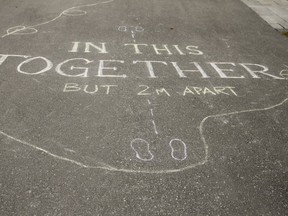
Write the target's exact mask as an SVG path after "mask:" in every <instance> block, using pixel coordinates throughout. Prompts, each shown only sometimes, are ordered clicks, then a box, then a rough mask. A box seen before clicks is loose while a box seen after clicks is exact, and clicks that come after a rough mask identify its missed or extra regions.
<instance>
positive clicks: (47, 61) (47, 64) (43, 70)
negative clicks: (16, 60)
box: [17, 56, 53, 75]
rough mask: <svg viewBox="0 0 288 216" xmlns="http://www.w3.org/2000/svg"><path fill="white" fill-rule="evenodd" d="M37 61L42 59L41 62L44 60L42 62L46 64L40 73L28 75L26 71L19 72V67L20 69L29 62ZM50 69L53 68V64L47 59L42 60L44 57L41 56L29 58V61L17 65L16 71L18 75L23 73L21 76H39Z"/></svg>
mask: <svg viewBox="0 0 288 216" xmlns="http://www.w3.org/2000/svg"><path fill="white" fill-rule="evenodd" d="M37 59H42V60H44V62H45V63H46V67H45V68H43V69H42V70H40V71H37V72H35V73H29V72H26V71H23V70H21V67H22V66H23V65H24V64H28V63H29V62H31V61H34V60H37ZM52 67H53V63H52V62H51V61H50V60H48V59H47V58H44V57H42V56H38V57H33V58H30V59H27V60H25V61H23V62H22V63H21V64H19V65H18V67H17V71H18V72H19V73H23V74H26V75H37V74H41V73H45V72H46V71H49V70H50V69H51V68H52Z"/></svg>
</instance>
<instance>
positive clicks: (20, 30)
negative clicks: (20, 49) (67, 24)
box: [2, 0, 114, 38]
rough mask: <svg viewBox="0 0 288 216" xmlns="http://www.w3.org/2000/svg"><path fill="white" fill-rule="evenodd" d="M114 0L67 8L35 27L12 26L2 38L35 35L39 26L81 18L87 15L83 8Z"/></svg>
mask: <svg viewBox="0 0 288 216" xmlns="http://www.w3.org/2000/svg"><path fill="white" fill-rule="evenodd" d="M113 1H114V0H109V1H102V2H97V3H93V4H86V5H80V6H75V7H71V8H68V9H66V10H64V11H62V12H61V13H60V14H59V15H58V16H56V17H55V18H53V19H51V20H48V21H45V22H42V23H38V24H35V25H31V26H14V27H11V28H9V29H7V31H6V34H5V35H2V38H4V37H7V36H10V35H27V34H35V33H37V32H38V30H37V27H39V26H43V25H47V24H50V23H52V22H54V21H56V20H58V19H60V18H61V17H63V16H74V17H75V16H83V15H86V14H87V11H84V10H81V9H82V8H85V7H93V6H96V5H99V4H107V3H110V2H113Z"/></svg>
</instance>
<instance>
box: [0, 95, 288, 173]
mask: <svg viewBox="0 0 288 216" xmlns="http://www.w3.org/2000/svg"><path fill="white" fill-rule="evenodd" d="M287 101H288V98H286V99H285V100H283V101H282V102H280V103H278V104H276V105H273V106H269V107H266V108H258V109H249V110H242V111H234V112H230V113H224V114H216V115H209V116H207V117H205V118H204V119H203V120H202V121H201V123H200V126H199V133H200V136H201V140H202V142H203V144H204V149H205V158H204V160H203V161H201V162H198V163H196V164H192V165H189V166H186V167H183V168H180V169H170V170H130V169H120V168H116V167H113V166H110V165H108V164H105V163H99V164H101V165H99V166H90V165H86V164H84V163H81V162H78V161H75V160H72V159H69V158H66V157H62V156H59V155H56V154H53V153H52V152H50V151H48V150H45V149H43V148H40V147H37V146H35V145H33V144H31V143H28V142H26V141H23V140H20V139H17V138H15V137H13V136H11V135H9V134H7V133H5V132H3V131H0V134H1V135H3V136H5V137H7V138H8V139H11V140H14V141H16V142H18V143H21V144H22V145H25V146H29V147H31V148H34V149H36V150H38V151H41V152H43V153H45V154H47V155H49V156H51V157H53V158H55V159H59V160H63V161H66V162H69V163H72V164H74V165H77V166H79V167H81V168H86V169H102V170H107V171H111V172H124V173H146V174H169V173H177V172H182V171H185V170H189V169H192V168H195V167H198V166H202V165H204V164H206V163H207V162H208V153H209V151H208V150H209V146H208V144H207V142H206V139H205V136H204V124H205V122H206V121H207V120H208V119H211V118H212V119H213V118H219V117H223V116H231V115H237V114H242V113H251V112H261V111H267V110H271V109H274V108H276V107H280V106H282V105H283V104H284V103H285V102H287Z"/></svg>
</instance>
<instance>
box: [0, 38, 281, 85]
mask: <svg viewBox="0 0 288 216" xmlns="http://www.w3.org/2000/svg"><path fill="white" fill-rule="evenodd" d="M91 46H93V48H95V49H97V50H98V51H99V52H100V53H106V52H107V51H106V47H105V43H102V47H98V46H96V45H91ZM88 47H90V45H88ZM73 50H77V48H75V49H74V48H72V51H73ZM86 51H87V52H89V51H90V48H88V50H87V49H86ZM13 57H18V58H20V59H21V58H24V59H26V60H24V61H22V62H20V63H19V64H18V66H16V68H17V71H18V72H19V73H21V74H25V75H39V74H44V73H48V72H51V71H55V72H56V73H57V74H59V75H61V76H66V77H84V78H88V77H91V76H97V77H99V78H101V77H105V78H128V77H129V76H133V74H132V75H129V76H128V75H127V74H126V73H122V74H107V73H108V72H107V70H108V71H110V73H111V71H112V73H116V72H117V67H116V66H117V65H118V66H120V65H123V67H126V68H129V69H131V70H137V71H140V72H143V73H142V74H143V77H147V78H153V79H157V78H160V77H161V76H160V75H159V74H161V73H163V72H162V71H161V69H160V68H162V70H163V68H164V69H165V70H167V69H171V68H172V71H173V69H174V74H175V75H177V76H178V77H179V78H181V79H183V78H185V79H189V78H192V77H194V76H196V77H197V78H203V79H209V78H221V79H244V78H254V79H261V78H269V79H277V80H286V78H284V77H283V76H285V71H286V70H283V71H282V72H281V74H282V75H281V76H276V75H274V74H272V73H269V68H268V67H267V66H264V65H260V64H252V63H234V62H202V63H200V62H197V63H196V62H188V65H191V64H192V67H194V68H193V69H189V70H183V69H180V68H181V67H182V66H179V63H177V62H166V61H153V60H145V61H142V60H141V61H140V60H130V61H124V60H121V59H120V60H119V59H117V60H116V59H106V60H90V59H86V58H71V59H66V60H64V61H62V62H60V63H59V64H57V65H54V64H53V62H52V61H51V60H49V59H48V58H46V57H44V56H35V57H31V56H29V55H17V54H0V66H1V65H3V64H4V63H5V62H6V61H7V59H9V58H13ZM79 62H80V63H82V65H83V66H74V64H76V63H77V65H79ZM36 63H38V64H40V65H43V63H44V67H43V68H42V69H40V70H38V71H24V69H23V68H22V67H23V66H24V65H26V66H27V68H30V67H28V66H29V65H32V64H36ZM95 64H96V65H95ZM111 64H113V65H114V66H113V67H108V66H107V65H111ZM84 65H85V67H84ZM67 66H70V72H73V71H74V70H78V71H80V73H77V74H75V73H73V74H70V73H68V72H65V71H64V70H63V69H62V68H63V67H65V68H67ZM160 66H161V67H160ZM204 66H205V67H207V66H210V70H209V72H210V73H208V72H207V71H205V70H204ZM220 66H221V67H220ZM224 66H226V68H223V67H224ZM228 66H229V68H228ZM95 67H96V68H97V69H98V70H96V71H97V72H96V73H95ZM186 67H187V65H186ZM231 67H232V68H233V69H232V68H231ZM195 68H196V69H195ZM66 70H67V69H66ZM169 71H171V70H169ZM236 71H237V72H236ZM188 72H189V76H188ZM191 72H192V73H191ZM228 73H233V74H234V75H229V74H228ZM236 73H241V74H239V75H238V76H235V74H236ZM199 75H200V76H199Z"/></svg>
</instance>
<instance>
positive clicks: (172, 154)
mask: <svg viewBox="0 0 288 216" xmlns="http://www.w3.org/2000/svg"><path fill="white" fill-rule="evenodd" d="M173 142H174V143H175V142H178V143H181V144H182V146H183V149H184V151H183V153H184V154H183V157H182V158H178V157H175V156H174V153H175V149H174V147H173ZM169 146H170V148H171V157H172V158H173V159H175V160H178V161H183V160H185V159H186V158H187V146H186V143H184V142H183V141H182V140H180V139H172V140H171V141H170V142H169Z"/></svg>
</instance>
